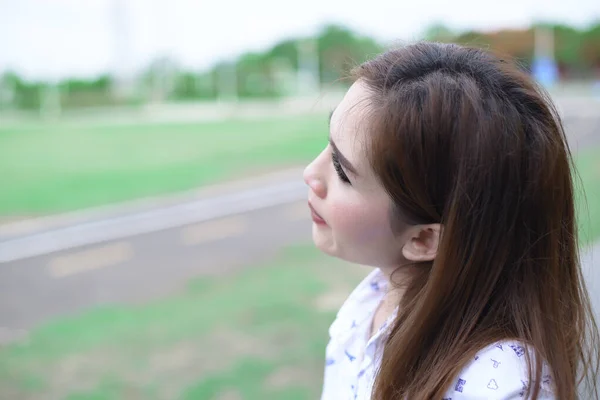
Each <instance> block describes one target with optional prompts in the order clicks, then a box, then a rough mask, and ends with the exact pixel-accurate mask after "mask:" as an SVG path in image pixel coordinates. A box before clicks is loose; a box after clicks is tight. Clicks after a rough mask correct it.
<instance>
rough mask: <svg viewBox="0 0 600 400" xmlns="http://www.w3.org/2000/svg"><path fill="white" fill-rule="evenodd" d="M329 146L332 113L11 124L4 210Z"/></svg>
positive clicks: (274, 160)
mask: <svg viewBox="0 0 600 400" xmlns="http://www.w3.org/2000/svg"><path fill="white" fill-rule="evenodd" d="M326 144H327V117H326V115H322V116H321V115H312V116H301V117H281V118H270V119H256V120H243V121H242V120H230V121H223V122H206V123H195V124H189V123H187V124H163V125H156V124H153V125H132V126H115V127H106V126H105V127H102V126H95V127H94V126H88V127H85V126H73V125H65V124H63V125H60V124H54V125H44V126H42V125H40V126H34V127H28V128H21V129H17V128H11V129H8V128H4V129H0V171H1V173H0V188H2V189H1V190H2V195H1V196H0V215H5V216H6V215H25V216H27V215H36V214H44V213H50V212H58V211H66V210H72V209H78V208H82V207H90V206H97V205H104V204H107V203H113V202H119V201H124V200H129V199H135V198H140V197H145V196H154V195H160V194H165V193H171V192H177V191H182V190H187V189H193V188H197V187H199V186H202V185H205V184H208V183H212V182H216V181H220V180H224V179H236V178H242V177H244V175H252V174H256V173H261V172H264V171H265V170H271V169H276V168H280V167H286V166H297V165H298V164H302V163H304V162H306V161H307V160H310V159H311V158H312V157H314V156H315V155H316V154H318V153H319V152H320V151H321V150H322V149H323V147H325V145H326Z"/></svg>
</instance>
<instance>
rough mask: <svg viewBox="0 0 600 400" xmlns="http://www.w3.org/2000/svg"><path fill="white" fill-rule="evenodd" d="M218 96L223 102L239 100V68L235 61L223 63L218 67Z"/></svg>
mask: <svg viewBox="0 0 600 400" xmlns="http://www.w3.org/2000/svg"><path fill="white" fill-rule="evenodd" d="M217 98H218V99H219V101H223V102H237V101H238V90H237V68H236V64H235V62H226V63H221V64H220V65H219V66H218V68H217Z"/></svg>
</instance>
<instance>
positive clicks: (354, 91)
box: [330, 82, 368, 161]
mask: <svg viewBox="0 0 600 400" xmlns="http://www.w3.org/2000/svg"><path fill="white" fill-rule="evenodd" d="M367 94H368V92H367V89H366V86H365V85H364V84H363V83H361V82H356V83H354V84H353V85H352V86H351V87H350V89H349V90H348V92H347V93H346V95H345V96H344V98H343V99H342V101H341V102H340V104H338V106H337V107H336V108H335V110H334V111H333V113H332V115H331V121H330V136H331V139H332V140H333V141H334V142H335V143H336V145H337V146H338V147H339V148H340V149H342V148H343V149H344V150H345V151H349V152H350V151H351V152H352V153H353V154H355V153H356V152H357V150H358V149H360V148H362V147H363V146H362V145H363V144H364V139H365V136H366V126H365V120H366V116H367V107H366V106H367V100H368V98H367ZM357 161H358V160H357Z"/></svg>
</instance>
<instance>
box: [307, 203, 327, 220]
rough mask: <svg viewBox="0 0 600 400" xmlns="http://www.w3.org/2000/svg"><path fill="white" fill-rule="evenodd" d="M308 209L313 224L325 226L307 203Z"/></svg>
mask: <svg viewBox="0 0 600 400" xmlns="http://www.w3.org/2000/svg"><path fill="white" fill-rule="evenodd" d="M308 208H310V215H311V217H312V220H313V222H314V223H315V224H317V225H327V223H326V222H325V220H324V219H323V218H322V217H321V216H320V215H319V214H318V213H317V212H316V211H315V209H314V208H313V206H312V204H310V202H308Z"/></svg>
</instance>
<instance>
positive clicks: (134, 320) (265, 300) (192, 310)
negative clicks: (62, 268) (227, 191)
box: [0, 245, 367, 400]
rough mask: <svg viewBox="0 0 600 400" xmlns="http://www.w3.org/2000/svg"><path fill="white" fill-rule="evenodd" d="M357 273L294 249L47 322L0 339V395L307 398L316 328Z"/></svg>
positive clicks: (319, 351) (315, 375) (317, 383)
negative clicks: (163, 294) (180, 286)
mask: <svg viewBox="0 0 600 400" xmlns="http://www.w3.org/2000/svg"><path fill="white" fill-rule="evenodd" d="M366 273H367V271H366V270H365V268H364V267H359V266H355V265H349V264H345V263H342V262H340V261H337V260H334V259H331V258H328V257H326V256H324V255H322V254H320V253H319V252H318V251H317V250H315V249H314V247H313V246H312V245H307V246H296V247H292V248H288V249H287V250H285V251H284V252H282V253H281V254H280V255H279V256H278V257H277V258H276V259H275V260H273V261H272V262H271V263H268V265H262V266H255V267H251V268H245V269H244V270H243V271H241V272H238V273H236V274H233V275H228V276H222V277H218V278H201V279H197V280H194V281H192V283H190V284H189V285H188V286H187V287H186V288H185V290H182V291H181V292H180V293H175V294H172V295H171V296H169V297H167V298H164V299H161V300H156V301H153V302H150V303H148V304H142V305H127V306H125V305H123V306H106V307H101V308H96V309H92V310H89V311H86V312H83V313H82V314H80V315H77V316H74V317H70V318H60V319H57V320H55V321H53V322H50V323H48V324H46V325H45V326H42V327H40V328H38V329H36V330H34V331H33V332H31V334H30V336H29V338H28V340H27V341H26V342H23V343H16V344H11V345H9V346H7V347H5V348H0V398H2V399H5V398H6V399H17V398H18V399H48V398H53V399H70V400H75V399H98V400H99V399H125V398H126V399H166V398H178V399H179V398H181V399H205V400H210V399H225V398H231V399H238V398H239V399H247V400H255V399H256V400H258V399H261V400H262V399H314V398H317V397H318V395H319V391H320V389H321V384H322V372H323V362H324V361H323V360H324V350H325V345H326V342H327V338H328V335H327V328H328V326H329V324H330V323H331V321H332V320H333V318H334V315H335V312H336V311H337V307H338V306H339V305H340V304H341V302H342V301H343V299H345V297H346V296H347V295H348V293H349V292H350V290H351V289H352V288H353V287H354V286H355V285H356V283H357V282H358V281H359V280H360V279H361V278H362V277H363V276H364V275H366ZM332 299H333V303H332ZM226 396H230V397H226Z"/></svg>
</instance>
